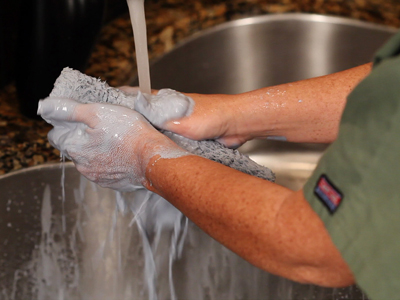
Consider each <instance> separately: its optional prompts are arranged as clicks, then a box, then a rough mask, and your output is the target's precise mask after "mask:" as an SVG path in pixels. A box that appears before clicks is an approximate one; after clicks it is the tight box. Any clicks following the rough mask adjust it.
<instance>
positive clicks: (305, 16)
mask: <svg viewBox="0 0 400 300" xmlns="http://www.w3.org/2000/svg"><path fill="white" fill-rule="evenodd" d="M293 20H297V21H311V22H315V23H330V24H342V25H348V26H356V27H359V28H366V29H375V30H381V31H386V32H390V33H393V34H394V33H396V32H397V31H398V30H399V29H398V28H396V27H393V26H388V25H382V24H376V23H372V22H367V21H363V20H358V19H352V18H349V17H340V16H328V15H321V14H313V13H301V12H299V13H278V14H266V15H259V16H252V17H244V18H241V19H238V20H233V21H227V22H224V23H222V24H218V25H215V26H212V27H210V28H207V29H202V30H200V31H198V32H196V33H194V34H193V35H191V36H189V37H186V38H184V39H183V40H182V41H179V42H177V43H176V44H175V45H174V46H173V48H172V49H171V50H169V51H167V52H166V53H164V54H162V55H161V56H159V57H157V58H156V59H154V60H152V61H151V62H150V66H151V65H153V64H155V63H156V62H158V61H159V60H161V59H164V58H165V57H167V56H168V55H169V53H171V52H173V51H174V50H175V49H177V48H180V47H183V46H185V45H186V44H188V43H190V42H192V41H194V40H196V39H198V38H201V37H203V36H207V35H210V34H213V33H215V32H218V31H222V30H225V29H229V28H232V27H240V26H247V25H253V24H261V23H269V22H276V21H293ZM137 79H138V78H137V74H134V76H133V77H132V79H131V80H130V82H135V81H137Z"/></svg>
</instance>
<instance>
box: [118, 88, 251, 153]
mask: <svg viewBox="0 0 400 300" xmlns="http://www.w3.org/2000/svg"><path fill="white" fill-rule="evenodd" d="M119 89H120V90H122V91H124V92H125V93H128V94H133V95H137V93H138V91H139V89H138V88H137V87H129V86H122V87H119ZM239 100H240V99H239V97H237V96H233V95H201V94H186V95H183V94H181V93H178V92H175V91H172V90H168V89H166V90H160V91H158V92H157V91H155V90H153V92H152V95H146V99H145V98H144V97H138V100H137V101H136V103H135V110H137V111H138V112H140V113H141V114H143V115H144V116H145V117H146V118H147V119H148V120H149V121H150V122H151V123H152V124H153V125H155V126H157V127H158V128H161V129H165V130H169V131H172V132H175V133H177V134H179V135H183V136H185V137H187V138H190V139H193V140H205V139H217V140H218V141H219V142H221V143H222V144H224V145H226V146H227V147H238V146H240V145H241V144H243V143H244V142H246V141H248V140H250V139H252V138H253V137H252V136H251V135H250V134H246V133H244V131H243V128H238V127H239V126H238V122H239V117H240V116H241V114H240V109H238V107H239V105H237V102H236V101H239Z"/></svg>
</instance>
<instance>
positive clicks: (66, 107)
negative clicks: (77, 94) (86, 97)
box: [37, 98, 79, 124]
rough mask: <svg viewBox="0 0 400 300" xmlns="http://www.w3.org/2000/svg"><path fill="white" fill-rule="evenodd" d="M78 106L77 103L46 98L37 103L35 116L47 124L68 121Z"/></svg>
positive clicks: (70, 100) (62, 99)
mask: <svg viewBox="0 0 400 300" xmlns="http://www.w3.org/2000/svg"><path fill="white" fill-rule="evenodd" d="M78 104H79V103H78V102H77V101H75V100H72V99H67V98H46V99H44V100H40V101H39V104H38V110H37V114H38V115H40V116H41V117H42V118H43V119H45V120H46V122H47V123H49V124H52V122H54V121H56V122H57V121H69V120H71V119H72V118H73V114H74V112H75V108H76V106H77V105H78Z"/></svg>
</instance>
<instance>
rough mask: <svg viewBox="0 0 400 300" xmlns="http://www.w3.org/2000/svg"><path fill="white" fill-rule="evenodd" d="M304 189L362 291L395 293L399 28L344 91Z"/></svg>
mask: <svg viewBox="0 0 400 300" xmlns="http://www.w3.org/2000/svg"><path fill="white" fill-rule="evenodd" d="M304 195H305V197H306V199H307V200H308V201H309V203H310V204H311V206H312V207H313V209H314V210H315V212H316V213H317V214H318V215H319V216H320V218H321V219H322V220H323V222H324V223H325V226H326V228H327V230H328V232H329V234H330V236H331V238H332V240H333V242H334V243H335V245H336V247H337V248H338V249H339V251H340V252H341V254H342V256H343V258H344V259H345V260H346V262H347V263H348V265H349V266H350V268H351V269H352V271H353V273H354V275H355V277H356V281H357V283H358V285H359V286H360V287H361V288H362V289H363V290H364V291H365V292H366V294H367V295H368V296H369V297H370V298H371V299H375V300H394V299H400V32H399V33H398V34H397V35H395V36H394V37H393V38H392V39H391V40H390V41H389V42H388V43H387V44H386V45H385V46H384V47H383V48H382V49H381V50H380V51H379V52H378V53H377V55H376V57H375V62H374V68H373V70H372V72H371V74H370V75H368V76H367V78H366V79H364V80H363V81H362V82H361V83H360V84H359V85H358V86H357V87H356V88H355V89H354V91H353V92H352V93H351V94H350V95H349V97H348V99H347V104H346V108H345V110H344V113H343V116H342V120H341V124H340V130H339V135H338V139H337V140H336V141H335V142H334V143H332V145H331V146H330V147H329V148H328V150H327V152H326V153H325V154H324V155H323V157H322V158H321V160H320V162H319V164H318V166H317V168H316V170H315V171H314V173H313V175H312V176H311V178H310V179H309V180H308V182H307V183H306V185H305V187H304Z"/></svg>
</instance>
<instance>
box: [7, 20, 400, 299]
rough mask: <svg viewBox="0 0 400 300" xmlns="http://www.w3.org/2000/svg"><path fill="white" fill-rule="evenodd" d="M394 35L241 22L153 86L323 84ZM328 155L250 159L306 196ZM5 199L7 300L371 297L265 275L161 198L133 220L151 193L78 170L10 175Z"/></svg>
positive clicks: (187, 52)
mask: <svg viewBox="0 0 400 300" xmlns="http://www.w3.org/2000/svg"><path fill="white" fill-rule="evenodd" d="M394 32H395V30H394V29H391V28H386V27H382V26H377V25H372V24H367V23H363V22H359V21H354V20H348V19H343V18H336V17H325V16H318V15H302V14H288V15H269V16H261V17H254V18H248V19H244V20H238V21H233V22H229V23H226V24H224V25H221V26H217V27H215V28H213V29H211V30H207V31H205V32H203V33H200V34H198V35H196V36H194V37H193V38H190V39H189V40H187V41H186V42H184V43H182V44H181V45H179V46H178V47H176V48H175V49H174V50H173V51H171V52H170V53H168V54H166V55H165V56H163V57H162V58H161V59H159V60H158V61H157V62H155V63H154V64H153V65H152V68H151V73H152V81H153V87H154V88H162V87H170V88H174V89H177V90H180V91H185V92H199V93H240V92H245V91H248V90H252V89H256V88H259V87H263V86H268V85H273V84H279V83H283V82H288V81H294V80H299V79H304V78H308V77H313V76H319V75H324V74H328V73H332V72H335V71H340V70H343V69H346V68H350V67H353V66H356V65H359V64H362V63H366V62H368V61H370V60H371V58H372V56H373V53H374V52H375V51H376V49H377V48H379V46H380V45H382V44H383V43H384V41H385V40H387V39H388V38H389V37H390V36H391V35H392V34H393V33H394ZM325 147H326V145H307V144H300V145H299V144H291V143H283V142H271V141H269V142H267V141H252V142H249V143H246V144H245V145H244V146H243V147H242V148H241V150H242V151H243V152H245V153H247V154H249V155H250V157H251V158H252V159H254V160H255V161H257V162H258V163H260V164H263V165H266V166H268V167H271V168H272V169H273V170H274V171H275V172H276V173H277V181H278V183H280V184H283V185H285V186H287V187H289V188H292V189H295V190H296V189H299V188H301V186H302V185H303V184H304V182H305V180H306V179H307V178H308V177H309V176H310V174H311V172H312V170H313V169H314V168H315V165H316V162H317V160H318V158H319V157H320V155H321V153H322V151H323V149H325ZM0 191H1V197H0V228H1V230H0V237H1V238H0V299H21V300H29V299H40V300H42V299H66V300H71V299H90V300H92V299H96V300H97V299H116V300H123V299H173V298H177V299H190V300H192V299H193V300H194V299H273V300H279V299H282V300H283V299H284V300H287V299H318V300H322V299H345V298H346V299H348V298H350V299H366V297H365V295H363V294H362V293H361V292H360V290H359V289H358V288H357V287H355V286H354V287H348V288H343V289H327V288H320V287H314V286H310V285H301V284H297V283H293V282H291V281H288V280H285V279H283V278H279V277H276V276H273V275H270V274H268V273H266V272H263V271H261V270H259V269H257V268H255V267H253V266H251V265H250V264H248V263H247V262H245V261H243V260H242V259H241V258H239V257H237V256H236V255H235V254H233V253H232V252H230V251H229V250H227V249H226V248H224V247H223V246H221V245H220V244H218V243H217V242H215V241H214V240H213V239H211V238H210V237H209V236H207V235H206V234H204V233H203V232H202V231H201V230H199V229H198V228H197V227H196V226H195V225H194V224H192V223H191V222H187V220H186V219H185V218H184V217H183V216H182V215H181V214H180V213H179V212H178V211H177V210H176V209H175V208H174V207H172V206H171V205H169V204H168V202H166V201H165V200H163V199H159V198H157V197H155V196H152V197H151V198H150V199H149V201H148V202H147V204H145V205H144V206H143V207H145V209H143V210H141V213H140V214H139V216H138V217H137V220H139V221H138V222H134V221H135V220H132V219H133V217H134V214H133V213H131V211H138V210H140V209H141V208H140V207H141V205H142V204H143V203H144V202H145V200H146V198H145V197H146V195H147V194H146V192H145V191H138V192H136V193H132V194H126V195H123V196H124V199H125V201H122V198H121V195H120V194H118V193H115V192H114V191H111V190H106V189H100V188H98V187H95V186H94V185H93V184H91V183H90V182H88V181H87V180H86V179H84V178H82V177H81V176H80V175H79V174H78V172H77V171H76V170H75V168H74V167H73V165H72V164H71V163H68V164H66V165H65V168H64V169H63V168H60V164H54V165H44V166H40V167H35V168H29V169H26V170H22V171H18V172H15V173H10V174H7V175H4V176H1V177H0ZM117 216H118V217H117ZM159 222H162V223H163V224H164V225H165V226H164V227H163V228H162V229H160V228H158V227H157V226H158V224H160V223H159ZM184 236H185V237H186V238H183V237H184ZM150 248H151V252H150V253H151V255H149V254H148V253H149V252H147V251H146V249H150ZM146 253H147V254H146ZM152 266H155V267H156V268H155V269H154V268H152Z"/></svg>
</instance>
